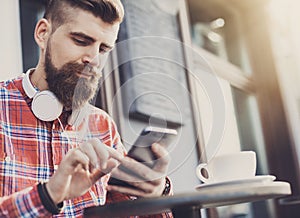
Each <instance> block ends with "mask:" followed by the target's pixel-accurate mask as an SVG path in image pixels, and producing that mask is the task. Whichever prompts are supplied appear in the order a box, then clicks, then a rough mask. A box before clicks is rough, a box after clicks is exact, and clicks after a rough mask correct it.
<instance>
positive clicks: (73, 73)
mask: <svg viewBox="0 0 300 218" xmlns="http://www.w3.org/2000/svg"><path fill="white" fill-rule="evenodd" d="M45 72H46V77H47V78H46V81H47V83H48V87H49V90H50V91H51V92H53V93H54V94H55V96H56V97H57V98H58V100H59V101H60V102H61V103H62V104H63V105H64V107H65V108H66V109H67V110H76V109H79V108H81V107H83V106H84V105H85V104H86V103H87V102H88V101H89V100H91V99H92V98H93V97H94V96H95V94H96V91H97V90H98V83H99V79H100V77H101V74H100V73H97V72H96V71H95V70H94V69H93V68H92V67H90V66H89V65H86V64H78V63H75V62H68V63H66V64H64V65H63V66H62V67H61V68H59V69H58V68H56V67H55V66H54V65H53V62H52V58H51V50H50V44H49V43H48V46H47V50H46V55H45ZM83 72H84V73H88V74H89V75H91V76H89V77H88V78H83V77H79V76H78V75H80V74H82V73H83Z"/></svg>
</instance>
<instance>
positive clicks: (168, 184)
mask: <svg viewBox="0 0 300 218" xmlns="http://www.w3.org/2000/svg"><path fill="white" fill-rule="evenodd" d="M165 180H166V182H165V188H164V190H163V192H162V196H167V195H169V194H170V192H171V181H170V179H169V178H168V177H166V179H165Z"/></svg>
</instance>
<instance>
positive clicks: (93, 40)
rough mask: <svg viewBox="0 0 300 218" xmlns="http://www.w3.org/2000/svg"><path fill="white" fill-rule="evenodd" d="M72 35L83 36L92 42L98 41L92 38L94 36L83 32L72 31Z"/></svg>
mask: <svg viewBox="0 0 300 218" xmlns="http://www.w3.org/2000/svg"><path fill="white" fill-rule="evenodd" d="M70 35H71V36H76V37H80V38H83V39H85V40H87V41H90V42H91V43H93V42H96V40H95V39H94V38H92V37H90V36H88V35H86V34H84V33H82V32H70Z"/></svg>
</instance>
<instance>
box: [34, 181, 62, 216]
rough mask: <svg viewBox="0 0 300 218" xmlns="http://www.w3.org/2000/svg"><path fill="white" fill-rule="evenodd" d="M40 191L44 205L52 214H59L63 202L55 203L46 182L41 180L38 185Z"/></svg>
mask: <svg viewBox="0 0 300 218" xmlns="http://www.w3.org/2000/svg"><path fill="white" fill-rule="evenodd" d="M37 189H38V193H39V196H40V199H41V202H42V204H43V206H44V207H45V208H46V210H47V211H49V212H50V213H52V214H59V213H60V212H61V211H62V209H63V206H64V204H63V202H60V203H55V202H54V201H53V200H52V198H51V197H50V195H49V192H48V190H47V188H46V183H42V182H40V183H39V184H38V186H37Z"/></svg>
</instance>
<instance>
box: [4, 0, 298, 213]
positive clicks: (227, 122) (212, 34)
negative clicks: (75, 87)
mask: <svg viewBox="0 0 300 218" xmlns="http://www.w3.org/2000/svg"><path fill="white" fill-rule="evenodd" d="M122 2H123V3H124V6H125V12H126V16H125V20H124V22H123V23H122V26H121V31H120V35H119V40H118V45H117V46H116V49H114V51H113V52H112V54H111V55H110V58H109V60H108V64H107V66H106V68H105V70H104V77H103V78H104V79H103V80H102V81H101V83H100V90H99V93H98V95H97V96H96V97H95V105H96V106H97V107H100V108H103V109H104V110H106V111H107V112H108V113H109V114H110V115H111V116H113V118H114V119H115V121H116V123H117V125H118V128H119V131H120V134H121V136H122V138H123V142H124V144H125V146H126V147H127V148H130V146H131V145H132V143H133V142H134V140H135V139H136V137H137V135H138V134H139V132H140V130H141V129H142V128H143V127H145V126H146V125H149V124H153V125H158V126H164V127H165V126H168V127H173V128H176V129H178V130H179V132H180V138H179V139H178V141H177V144H176V145H175V146H174V147H173V148H172V150H171V151H170V154H171V157H172V163H171V167H170V172H169V176H170V177H171V178H172V180H173V183H174V191H175V193H180V192H185V191H191V190H194V188H195V186H196V185H198V184H200V181H199V180H198V179H197V178H196V176H195V167H196V166H197V164H198V163H200V162H205V161H208V160H209V159H210V158H212V157H213V156H214V155H218V154H223V153H230V152H234V151H239V150H253V151H255V152H256V154H257V164H258V167H257V175H275V176H276V177H277V180H282V181H288V182H290V184H291V186H292V191H293V195H295V196H297V195H299V194H300V193H299V192H300V168H299V160H300V134H299V133H300V117H299V116H300V89H299V88H298V87H299V84H300V57H299V52H300V41H299V40H300V27H299V25H298V22H299V20H300V15H299V10H300V3H299V2H298V1H296V0H284V1H283V0H123V1H122ZM45 3H46V1H45V0H2V1H1V5H2V6H1V7H0V17H1V19H0V26H1V35H0V48H1V51H0V66H1V68H2V70H1V74H0V80H6V79H9V78H13V77H16V76H18V75H21V74H22V73H23V72H25V71H26V70H27V69H28V68H31V67H34V66H35V65H36V64H37V60H38V55H39V50H38V48H37V46H36V44H35V42H34V39H33V31H34V26H35V23H36V22H37V20H38V19H39V18H40V17H41V16H42V15H43V11H44V7H45ZM144 73H146V74H147V75H150V76H146V77H143V79H139V75H144ZM149 73H151V74H149ZM170 90H171V91H170ZM202 213H203V217H211V218H214V217H216V218H217V217H221V218H242V217H247V218H250V217H251V218H252V217H253V218H287V217H288V218H291V217H299V214H300V207H299V205H290V206H287V205H280V204H279V202H278V201H277V200H268V201H263V202H255V203H249V204H240V205H233V206H226V207H220V208H217V209H206V210H203V211H202Z"/></svg>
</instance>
